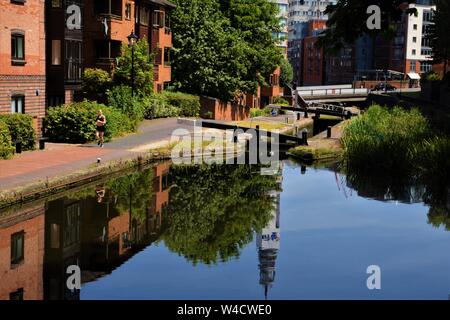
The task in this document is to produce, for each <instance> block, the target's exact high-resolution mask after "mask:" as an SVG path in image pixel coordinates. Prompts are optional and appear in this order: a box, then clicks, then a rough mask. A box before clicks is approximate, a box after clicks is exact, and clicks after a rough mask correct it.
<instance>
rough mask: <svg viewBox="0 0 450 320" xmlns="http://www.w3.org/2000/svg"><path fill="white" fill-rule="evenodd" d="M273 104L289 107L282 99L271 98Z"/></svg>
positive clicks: (287, 102)
mask: <svg viewBox="0 0 450 320" xmlns="http://www.w3.org/2000/svg"><path fill="white" fill-rule="evenodd" d="M273 103H274V104H278V105H281V106H289V101H287V100H286V99H284V98H283V97H274V98H273Z"/></svg>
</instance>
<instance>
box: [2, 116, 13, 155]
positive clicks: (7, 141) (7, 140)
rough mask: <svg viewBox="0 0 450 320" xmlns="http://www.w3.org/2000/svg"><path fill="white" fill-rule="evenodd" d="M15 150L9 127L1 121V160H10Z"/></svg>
mask: <svg viewBox="0 0 450 320" xmlns="http://www.w3.org/2000/svg"><path fill="white" fill-rule="evenodd" d="M13 150H14V148H13V147H12V144H11V134H10V132H9V129H8V125H7V124H6V123H5V122H3V121H2V120H0V159H8V158H9V157H11V155H12V154H13Z"/></svg>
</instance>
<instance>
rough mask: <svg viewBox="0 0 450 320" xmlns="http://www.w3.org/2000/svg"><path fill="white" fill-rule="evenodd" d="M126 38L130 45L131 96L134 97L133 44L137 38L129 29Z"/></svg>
mask: <svg viewBox="0 0 450 320" xmlns="http://www.w3.org/2000/svg"><path fill="white" fill-rule="evenodd" d="M127 38H128V46H130V47H131V96H132V97H134V46H135V45H136V42H137V40H138V39H139V38H138V36H137V35H136V34H135V33H134V30H132V31H131V34H130V35H129V36H128V37H127Z"/></svg>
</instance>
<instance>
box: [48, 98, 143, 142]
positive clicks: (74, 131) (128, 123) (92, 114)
mask: <svg viewBox="0 0 450 320" xmlns="http://www.w3.org/2000/svg"><path fill="white" fill-rule="evenodd" d="M98 110H102V111H103V113H104V114H105V116H106V119H107V124H106V134H105V139H106V140H107V141H108V140H110V139H111V138H112V137H114V136H119V135H122V134H124V133H128V132H132V131H134V130H135V129H136V127H137V122H136V121H135V120H133V119H131V118H130V117H128V116H126V115H124V114H123V113H122V112H121V111H119V110H117V109H114V108H109V107H106V106H105V105H103V104H98V103H96V102H92V101H87V100H85V101H83V102H77V103H72V104H69V105H65V106H61V107H56V108H50V109H49V110H48V114H47V117H45V121H44V124H45V127H46V128H47V134H48V136H49V138H50V139H51V140H52V141H58V142H69V143H85V142H88V141H92V140H94V139H95V129H96V125H95V119H96V118H97V112H98Z"/></svg>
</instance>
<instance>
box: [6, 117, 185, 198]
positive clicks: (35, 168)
mask: <svg viewBox="0 0 450 320" xmlns="http://www.w3.org/2000/svg"><path fill="white" fill-rule="evenodd" d="M181 127H183V128H187V129H189V127H186V126H182V125H179V124H177V119H159V120H151V121H144V122H143V123H142V125H141V126H140V128H139V132H138V133H136V134H132V135H129V136H126V137H123V138H119V139H116V140H114V141H113V142H111V143H108V144H105V147H104V148H99V147H98V146H97V145H96V144H92V145H66V144H51V143H49V144H47V146H46V150H45V151H33V152H25V153H23V154H20V155H16V156H15V157H14V158H13V159H10V160H0V191H2V190H11V189H13V188H16V187H18V186H21V185H24V184H28V183H32V182H35V181H39V180H45V179H47V178H54V177H57V176H60V175H64V174H68V173H71V172H74V171H76V170H80V169H83V168H86V167H88V166H90V165H92V164H95V163H96V162H97V158H102V161H103V162H104V161H111V160H119V159H127V158H132V157H135V156H136V152H134V151H132V149H134V148H136V147H138V146H142V145H145V144H149V143H153V142H156V141H160V140H166V139H167V140H168V139H170V136H171V134H172V132H173V130H175V129H177V128H181Z"/></svg>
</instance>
